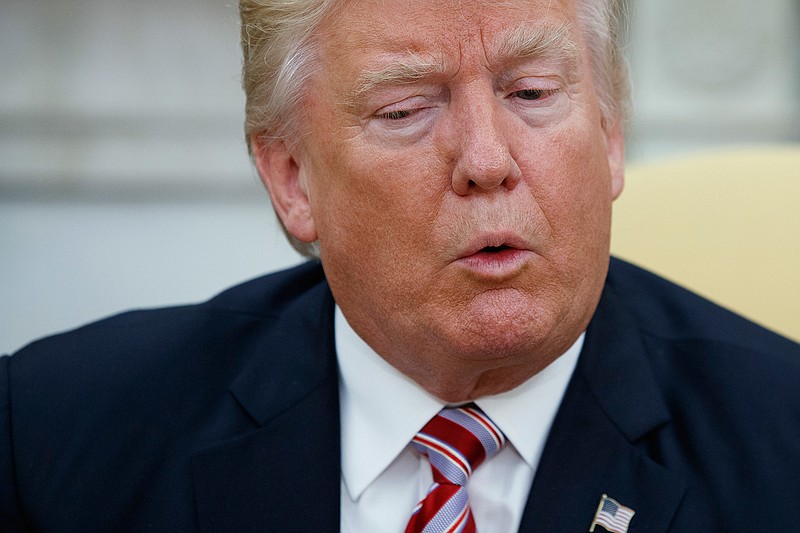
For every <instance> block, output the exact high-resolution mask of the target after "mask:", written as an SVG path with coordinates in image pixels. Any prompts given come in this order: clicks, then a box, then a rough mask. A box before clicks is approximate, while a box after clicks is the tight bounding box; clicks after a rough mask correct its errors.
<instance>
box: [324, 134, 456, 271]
mask: <svg viewBox="0 0 800 533" xmlns="http://www.w3.org/2000/svg"><path fill="white" fill-rule="evenodd" d="M352 144H356V143H352ZM317 160H318V161H324V162H325V164H324V167H325V168H319V169H316V170H315V172H316V176H317V177H318V179H317V184H316V186H315V187H314V188H315V191H314V194H313V195H312V209H313V210H314V216H315V221H316V222H317V231H318V234H319V236H320V241H321V243H322V244H323V245H326V244H327V246H328V247H329V249H330V247H332V246H335V247H336V249H337V254H352V253H355V252H357V253H358V254H359V255H360V256H361V260H363V261H365V262H367V261H368V262H377V261H383V262H385V263H390V264H389V265H387V268H389V267H390V266H391V263H392V261H393V259H392V257H391V256H392V255H396V254H398V251H397V249H400V248H401V249H403V250H410V249H412V248H413V247H423V246H427V245H429V243H428V242H427V240H426V239H428V238H429V235H430V225H431V223H432V220H433V219H434V218H435V216H436V212H437V207H436V206H437V205H438V204H437V202H438V199H439V198H440V197H441V193H440V192H437V190H436V187H435V185H434V184H435V183H437V178H436V177H434V173H435V170H434V168H435V167H436V165H435V162H434V161H432V160H431V158H430V157H426V156H425V154H405V153H404V154H399V153H398V154H392V153H390V154H385V153H380V152H378V151H375V150H370V149H366V148H363V147H360V146H355V147H354V146H352V145H348V143H343V144H340V145H338V146H336V147H332V149H330V150H326V153H324V154H320V155H319V157H317ZM439 189H441V187H439ZM331 251H333V250H331Z"/></svg>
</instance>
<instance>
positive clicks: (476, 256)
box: [456, 233, 533, 280]
mask: <svg viewBox="0 0 800 533" xmlns="http://www.w3.org/2000/svg"><path fill="white" fill-rule="evenodd" d="M532 255H533V251H532V250H531V247H530V246H529V245H528V243H527V242H526V241H525V240H524V239H522V238H521V237H519V236H518V235H516V234H513V233H493V234H484V235H480V236H478V237H476V238H475V239H473V240H472V241H471V242H470V244H469V245H468V246H466V247H465V248H464V250H463V252H462V253H461V254H460V256H459V258H458V260H457V261H456V263H457V264H458V265H459V266H460V267H462V268H464V269H465V270H467V271H469V272H471V273H472V274H474V275H476V276H477V277H480V278H486V279H491V280H501V279H507V278H510V277H513V276H515V275H516V274H517V273H519V271H520V270H521V269H522V268H523V267H524V266H525V264H526V263H527V262H528V260H529V259H530V258H531V257H532Z"/></svg>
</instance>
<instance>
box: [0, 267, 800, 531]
mask: <svg viewBox="0 0 800 533" xmlns="http://www.w3.org/2000/svg"><path fill="white" fill-rule="evenodd" d="M332 325H333V298H332V296H331V294H330V291H329V289H328V286H327V284H326V282H325V279H324V276H323V274H322V271H321V268H320V267H319V265H318V264H316V263H309V264H306V265H303V266H301V267H299V268H296V269H293V270H290V271H286V272H282V273H278V274H275V275H271V276H267V277H265V278H262V279H258V280H255V281H252V282H249V283H247V284H244V285H242V286H239V287H236V288H234V289H231V290H229V291H227V292H225V293H223V294H221V295H219V296H218V297H216V298H214V299H213V300H211V301H209V302H207V303H204V304H202V305H197V306H187V307H180V308H172V309H162V310H154V311H144V312H132V313H127V314H123V315H120V316H117V317H114V318H111V319H108V320H104V321H101V322H98V323H95V324H92V325H89V326H86V327H84V328H81V329H79V330H77V331H73V332H71V333H67V334H65V335H60V336H56V337H51V338H48V339H44V340H42V341H39V342H36V343H34V344H32V345H30V346H28V347H26V348H25V349H23V350H21V351H20V352H19V353H18V354H16V355H15V356H13V357H11V358H8V357H6V358H2V359H0V530H2V531H4V532H9V531H26V530H34V531H48V532H56V531H57V532H70V531H76V532H77V531H80V532H87V531H146V530H153V531H193V530H203V531H237V532H241V531H301V532H312V531H313V532H327V531H336V530H337V529H338V526H339V483H340V466H339V456H340V450H339V421H338V385H337V370H336V357H335V354H334V342H333V328H332ZM531 408H532V409H535V406H531ZM799 475H800V347H798V345H796V344H794V343H792V342H790V341H787V340H785V339H783V338H780V337H778V336H776V335H774V334H772V333H769V332H767V331H765V330H762V329H760V328H759V327H757V326H755V325H753V324H751V323H748V322H746V321H745V320H743V319H741V318H738V317H736V316H734V315H732V314H730V313H728V312H726V311H724V310H721V309H719V308H717V307H715V306H714V305H712V304H710V303H708V302H706V301H704V300H701V299H699V298H697V297H696V296H693V295H691V294H689V293H688V292H685V291H684V290H682V289H679V288H677V287H675V286H673V285H671V284H669V283H667V282H665V281H663V280H661V279H659V278H657V277H655V276H652V275H650V274H647V273H645V272H643V271H641V270H639V269H637V268H635V267H632V266H630V265H627V264H625V263H622V262H618V261H612V265H611V270H610V273H609V277H608V281H607V283H606V287H605V290H604V292H603V296H602V299H601V302H600V305H599V308H598V310H597V313H596V315H595V317H594V318H593V320H592V322H591V325H590V326H589V329H588V331H587V337H586V342H585V346H584V348H583V352H582V354H581V356H580V359H579V363H578V366H577V369H576V371H575V374H574V376H573V377H572V380H571V382H570V384H569V387H568V390H567V393H566V395H565V397H564V400H563V403H562V405H561V407H560V409H559V412H558V415H557V417H556V420H555V422H554V425H553V428H552V431H551V434H550V436H549V438H548V441H547V444H546V447H545V450H544V454H543V456H542V459H541V464H540V466H539V470H538V473H537V475H536V478H535V480H534V483H533V486H532V489H531V496H530V499H529V502H528V505H527V508H526V511H525V515H524V517H523V523H522V527H521V531H530V532H532V531H538V532H561V531H565V532H573V531H575V532H578V531H587V530H588V528H589V525H590V523H591V521H592V517H593V515H594V513H595V511H596V509H597V504H598V502H599V499H600V497H601V495H602V494H608V495H609V496H611V497H612V498H615V499H617V500H618V501H619V502H621V503H622V504H624V505H627V506H629V507H632V508H633V509H634V510H635V511H636V515H635V516H634V518H633V521H632V522H631V526H630V532H631V533H634V532H643V531H648V532H651V533H658V532H666V531H674V532H687V531H693V532H694V531H697V532H708V531H726V532H727V531H781V532H785V531H800V478H798V476H799Z"/></svg>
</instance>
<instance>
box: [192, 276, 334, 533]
mask: <svg viewBox="0 0 800 533" xmlns="http://www.w3.org/2000/svg"><path fill="white" fill-rule="evenodd" d="M290 307H291V308H289V309H287V310H286V312H284V313H282V315H281V317H280V318H278V320H277V321H276V322H274V323H272V324H269V325H268V326H266V327H265V332H264V333H263V334H261V335H260V336H259V339H258V342H254V343H252V344H253V349H254V354H253V357H251V358H250V361H251V364H250V365H249V367H247V368H245V369H244V370H243V371H242V372H241V373H240V374H239V376H238V378H237V379H236V381H234V383H233V384H232V386H231V393H232V394H233V396H234V397H235V399H236V400H237V402H238V404H239V406H240V407H241V408H242V409H244V410H245V411H246V412H247V413H248V414H249V415H250V417H251V418H252V420H253V422H254V427H255V428H256V429H252V428H251V429H250V430H249V431H245V432H243V433H242V434H239V435H235V436H233V437H232V438H230V439H227V440H225V441H224V442H223V443H221V444H218V445H213V446H211V447H209V448H207V449H205V450H202V451H201V452H199V453H197V454H195V455H194V456H193V458H192V474H193V480H194V488H195V500H196V506H197V514H198V521H199V524H200V526H201V529H202V530H204V531H266V530H268V529H269V528H270V527H274V526H276V525H279V526H280V528H281V530H282V531H338V528H339V506H340V501H339V489H340V452H339V443H340V438H339V405H338V401H339V400H338V378H337V371H336V357H335V348H334V340H333V298H332V297H331V295H330V292H329V291H328V289H327V285H324V284H322V285H320V286H318V287H316V288H314V289H313V290H312V291H310V292H309V293H307V294H305V295H303V296H302V297H301V298H299V299H297V300H296V301H295V302H293V303H292V304H290ZM309 333H313V336H312V335H309ZM258 352H261V353H260V354H259V353H258Z"/></svg>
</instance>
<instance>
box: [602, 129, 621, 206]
mask: <svg viewBox="0 0 800 533" xmlns="http://www.w3.org/2000/svg"><path fill="white" fill-rule="evenodd" d="M605 134H606V154H607V156H608V166H609V169H610V171H611V199H612V200H616V199H617V198H619V195H620V194H622V189H623V187H624V185H625V135H624V134H623V133H622V126H621V125H620V124H619V123H616V124H614V125H613V126H612V127H611V128H610V129H607V130H606V132H605Z"/></svg>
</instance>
